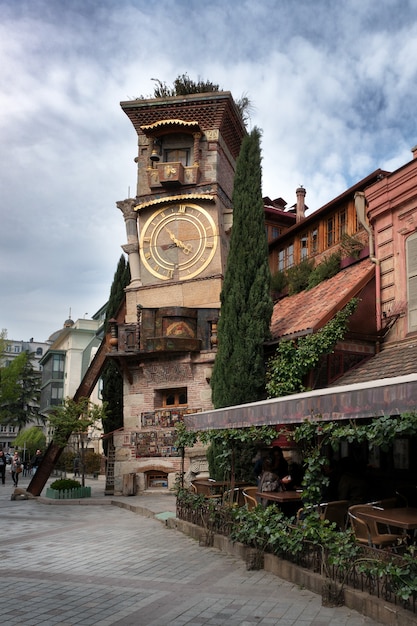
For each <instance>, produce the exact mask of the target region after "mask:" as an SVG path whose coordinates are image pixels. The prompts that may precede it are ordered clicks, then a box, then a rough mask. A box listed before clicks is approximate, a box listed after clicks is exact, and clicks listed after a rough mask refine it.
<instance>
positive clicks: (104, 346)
mask: <svg viewBox="0 0 417 626" xmlns="http://www.w3.org/2000/svg"><path fill="white" fill-rule="evenodd" d="M110 349H111V345H110V334H107V335H106V336H105V337H104V339H103V341H102V342H101V344H100V347H99V349H98V350H97V352H96V354H95V356H94V359H93V360H92V361H91V363H90V366H89V368H88V369H87V371H86V373H85V375H84V378H83V379H82V381H81V383H80V386H79V387H78V389H77V391H76V392H75V395H74V401H75V402H78V401H79V400H80V399H81V398H89V397H90V395H91V393H92V391H93V389H94V387H95V386H96V384H97V381H98V379H99V378H100V375H101V372H102V371H103V367H104V363H105V360H106V356H107V354H108V352H109V351H110ZM70 436H71V435H68V439H69V438H70ZM64 448H65V446H62V447H61V446H58V445H57V444H54V442H53V441H51V443H50V444H49V446H48V448H47V449H46V451H45V454H44V456H43V459H42V461H41V463H40V464H39V467H38V469H37V471H36V473H35V474H34V475H33V477H32V480H31V481H30V483H29V486H28V488H27V491H28V492H29V493H31V494H32V495H33V496H39V495H40V494H41V492H42V489H43V488H44V487H45V485H46V482H47V480H48V478H49V476H50V475H51V473H52V470H53V469H54V467H55V465H56V463H57V461H58V459H59V457H60V456H61V454H62V452H63V450H64Z"/></svg>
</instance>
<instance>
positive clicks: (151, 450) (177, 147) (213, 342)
mask: <svg viewBox="0 0 417 626" xmlns="http://www.w3.org/2000/svg"><path fill="white" fill-rule="evenodd" d="M121 108H122V110H123V111H124V113H125V114H126V115H127V116H128V118H129V119H130V121H131V122H132V125H133V127H134V129H135V131H136V133H137V138H138V152H137V156H136V157H135V161H136V163H137V166H138V173H137V190H136V197H135V198H129V199H127V200H123V201H120V202H118V203H117V206H118V208H119V209H120V210H121V211H122V213H123V217H124V219H125V224H126V233H127V244H126V245H124V246H122V247H123V250H124V251H125V252H126V253H127V255H128V257H129V266H130V273H131V282H130V284H129V285H128V287H127V288H126V300H125V311H124V320H123V322H122V323H120V321H118V322H116V321H115V320H114V321H113V326H112V328H111V332H112V351H111V352H110V355H109V358H113V359H114V360H115V361H116V362H117V363H118V365H119V367H120V370H121V371H122V372H123V377H124V428H123V429H122V431H120V432H118V433H117V434H115V435H114V447H115V475H114V489H115V491H116V492H120V491H123V489H124V487H123V480H124V477H125V476H126V475H127V474H129V475H131V474H132V473H134V474H135V476H136V481H137V488H136V490H145V489H149V488H152V487H155V485H158V486H160V485H163V486H164V487H171V486H173V481H174V480H175V476H176V474H177V473H178V471H179V465H178V464H179V459H178V457H177V453H176V450H175V446H174V445H173V439H174V438H175V437H174V435H175V434H174V433H173V428H174V427H175V423H176V422H177V421H180V420H181V419H182V416H183V415H184V413H186V412H197V411H199V410H207V409H210V408H212V405H211V389H210V376H211V368H212V365H213V362H214V358H215V354H216V347H217V335H216V328H217V319H218V316H219V311H220V293H221V289H222V285H223V277H224V272H225V267H226V261H227V254H228V249H229V239H230V232H231V228H232V219H233V208H232V191H233V180H234V173H235V164H236V159H237V157H238V154H239V150H240V145H241V142H242V139H243V137H244V135H245V127H244V125H243V122H242V119H241V116H240V114H239V111H238V109H237V106H236V104H235V102H234V100H233V98H232V95H231V94H230V92H209V93H199V94H190V95H186V96H173V97H168V98H154V99H147V100H142V99H138V100H130V101H128V102H122V103H121ZM119 320H120V317H119ZM200 457H201V452H200ZM200 457H198V458H194V460H193V458H192V456H191V457H190V458H189V459H188V461H187V463H188V470H189V471H192V469H193V468H194V470H195V469H196V467H197V466H198V467H200V469H199V470H198V472H197V473H199V472H200V471H203V470H201V468H202V467H203V466H204V460H203V457H201V458H200ZM156 459H157V460H156ZM186 469H187V468H186Z"/></svg>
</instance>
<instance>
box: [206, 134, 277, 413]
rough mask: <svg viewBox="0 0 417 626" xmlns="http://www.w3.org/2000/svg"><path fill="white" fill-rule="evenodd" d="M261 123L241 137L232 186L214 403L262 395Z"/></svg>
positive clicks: (266, 292)
mask: <svg viewBox="0 0 417 626" xmlns="http://www.w3.org/2000/svg"><path fill="white" fill-rule="evenodd" d="M260 136H261V133H260V131H259V129H257V128H255V129H254V130H253V131H252V132H251V133H250V134H249V135H247V136H246V137H245V138H244V139H243V142H242V147H241V150H240V154H239V157H238V160H237V163H236V173H235V180H234V187H233V196H232V202H233V228H232V234H231V239H230V250H229V256H228V261H227V267H226V272H225V277H224V284H223V288H222V293H221V297H220V298H221V312H220V319H219V324H218V341H219V344H218V345H219V347H218V352H217V355H216V359H215V363H214V367H213V374H212V378H211V386H212V397H213V404H214V407H215V408H221V407H225V406H231V405H236V404H243V403H246V402H254V401H256V400H259V399H262V398H264V397H265V361H264V349H263V344H264V342H265V340H266V339H267V338H268V336H269V327H270V321H271V315H272V306H273V305H272V299H271V296H270V282H271V275H270V270H269V265H268V244H267V237H266V232H265V216H264V204H263V199H262V170H261V151H260Z"/></svg>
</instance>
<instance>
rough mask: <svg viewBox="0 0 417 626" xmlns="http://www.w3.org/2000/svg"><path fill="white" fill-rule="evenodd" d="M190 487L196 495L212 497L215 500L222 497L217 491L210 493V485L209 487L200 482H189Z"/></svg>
mask: <svg viewBox="0 0 417 626" xmlns="http://www.w3.org/2000/svg"><path fill="white" fill-rule="evenodd" d="M209 480H210V479H209ZM213 482H215V481H213ZM191 489H192V490H193V492H194V493H196V494H197V495H199V496H204V497H205V498H212V499H215V500H219V499H221V497H222V495H221V494H219V493H212V491H211V487H209V486H208V485H202V484H200V483H191Z"/></svg>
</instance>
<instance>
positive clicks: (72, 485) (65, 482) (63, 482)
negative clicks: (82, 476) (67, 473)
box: [50, 478, 81, 491]
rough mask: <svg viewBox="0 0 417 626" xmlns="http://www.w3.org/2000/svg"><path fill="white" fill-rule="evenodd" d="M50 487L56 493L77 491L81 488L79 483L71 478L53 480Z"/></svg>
mask: <svg viewBox="0 0 417 626" xmlns="http://www.w3.org/2000/svg"><path fill="white" fill-rule="evenodd" d="M50 487H51V489H56V491H66V490H69V489H78V488H79V487H81V483H80V482H79V481H78V480H73V479H72V478H60V479H59V480H55V481H54V482H53V483H52V484H51V485H50Z"/></svg>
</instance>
